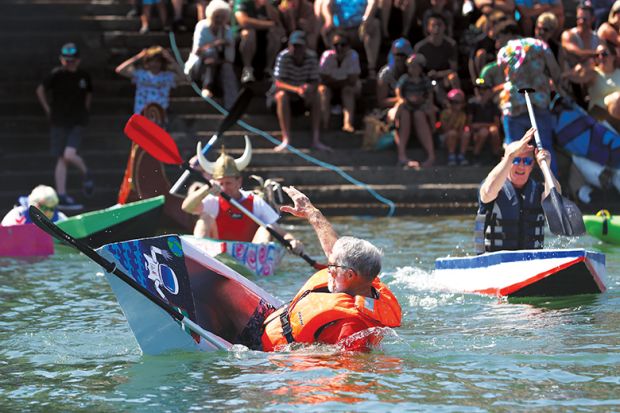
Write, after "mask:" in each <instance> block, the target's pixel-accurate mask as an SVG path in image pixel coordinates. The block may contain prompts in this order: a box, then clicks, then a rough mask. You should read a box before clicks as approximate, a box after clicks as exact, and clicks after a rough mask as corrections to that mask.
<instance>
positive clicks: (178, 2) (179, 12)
mask: <svg viewBox="0 0 620 413" xmlns="http://www.w3.org/2000/svg"><path fill="white" fill-rule="evenodd" d="M161 3H163V1H162V2H161ZM172 10H173V11H174V21H177V20H181V19H182V18H183V0H172Z"/></svg>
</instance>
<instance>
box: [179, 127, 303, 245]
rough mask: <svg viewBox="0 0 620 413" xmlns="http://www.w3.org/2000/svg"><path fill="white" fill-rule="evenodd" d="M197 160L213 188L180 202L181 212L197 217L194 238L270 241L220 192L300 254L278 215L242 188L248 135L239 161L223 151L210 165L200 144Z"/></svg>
mask: <svg viewBox="0 0 620 413" xmlns="http://www.w3.org/2000/svg"><path fill="white" fill-rule="evenodd" d="M197 157H198V162H199V163H200V166H201V167H202V169H203V170H204V171H205V172H206V173H208V174H210V175H211V176H212V178H213V179H212V181H211V183H212V184H213V186H212V187H211V188H210V187H209V185H204V186H202V187H200V188H199V189H196V190H194V191H191V190H190V193H189V194H188V196H187V198H185V200H184V201H183V205H182V209H183V211H185V212H187V213H190V214H194V215H198V216H199V217H200V218H199V219H198V221H197V222H196V226H195V227H194V236H197V237H209V238H213V239H220V240H231V241H245V242H255V243H265V242H269V232H267V230H266V229H265V228H262V227H259V226H258V225H257V224H256V223H255V222H254V221H252V219H250V218H249V217H248V216H246V214H244V213H243V212H242V211H241V210H239V209H238V208H236V207H235V206H233V205H232V204H231V203H230V202H228V201H227V200H225V199H224V198H223V197H221V196H219V195H218V194H219V191H220V190H221V191H223V192H225V193H226V194H228V195H229V196H230V197H231V198H232V199H234V200H236V201H237V202H239V203H240V204H241V205H242V206H243V207H245V208H246V209H247V210H248V211H250V212H251V213H252V214H253V215H255V216H256V217H257V218H258V219H259V220H261V221H262V222H264V223H265V224H266V225H270V226H271V227H272V228H273V229H274V230H276V231H277V232H278V233H280V234H281V235H282V236H283V237H284V238H285V239H287V240H289V241H290V242H291V245H292V246H293V249H294V250H295V251H297V252H300V251H302V249H303V246H302V244H301V242H299V241H298V240H296V239H295V238H294V237H293V236H292V235H291V234H289V233H287V232H286V231H284V230H283V229H282V228H281V227H280V226H278V225H277V224H276V221H277V220H278V218H279V217H280V216H279V215H278V213H277V212H276V211H274V210H273V209H272V208H271V207H270V206H269V204H267V203H266V202H265V201H264V200H263V199H262V198H261V197H259V196H256V195H255V194H253V193H252V192H250V191H245V190H243V189H241V185H242V182H243V179H242V177H241V171H243V170H244V169H245V168H246V167H247V166H248V164H249V163H250V159H251V158H252V146H251V145H250V139H249V138H248V137H247V136H246V137H245V150H244V152H243V155H241V157H239V158H238V159H234V158H233V157H231V156H230V155H227V154H226V152H225V151H224V149H223V148H222V153H221V155H220V156H219V158H217V160H216V161H215V162H209V161H208V160H207V159H206V158H205V156H204V155H203V154H202V147H201V144H200V143H198V150H197Z"/></svg>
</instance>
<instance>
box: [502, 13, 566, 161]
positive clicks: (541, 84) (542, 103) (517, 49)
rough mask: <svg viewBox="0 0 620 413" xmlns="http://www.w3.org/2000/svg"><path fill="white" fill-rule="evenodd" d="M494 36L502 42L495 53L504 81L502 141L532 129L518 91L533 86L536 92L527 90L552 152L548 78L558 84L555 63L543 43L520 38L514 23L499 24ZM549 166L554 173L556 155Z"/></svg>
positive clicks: (545, 143)
mask: <svg viewBox="0 0 620 413" xmlns="http://www.w3.org/2000/svg"><path fill="white" fill-rule="evenodd" d="M497 39H498V42H499V44H500V45H503V47H502V48H501V50H500V51H499V52H498V54H497V63H498V65H499V67H500V69H501V70H502V72H503V74H504V80H505V83H504V88H503V90H502V92H501V93H500V107H501V110H502V113H503V115H504V132H505V134H506V142H505V143H506V144H510V143H511V142H513V141H515V140H518V139H520V138H521V137H522V136H523V135H524V134H525V132H526V131H528V130H529V129H530V128H531V123H530V118H529V115H528V111H527V106H526V103H525V97H524V96H523V95H522V94H521V93H519V90H520V89H523V88H533V89H534V90H535V92H533V93H530V98H531V100H532V105H533V106H534V115H535V117H536V123H537V125H538V133H539V134H540V139H541V141H542V146H543V148H545V149H546V150H548V151H550V152H553V144H552V135H553V117H552V115H551V113H550V112H549V109H548V108H549V99H550V98H549V96H550V93H551V90H550V85H549V80H550V79H551V80H553V83H554V85H555V86H556V88H558V87H559V86H558V85H559V84H560V83H559V82H560V69H559V67H558V64H557V62H556V60H555V58H554V57H553V54H552V53H551V51H550V50H549V48H548V47H547V44H546V43H545V42H543V41H542V40H539V39H534V38H531V37H526V38H521V37H520V36H519V28H518V27H517V25H516V24H507V25H505V26H504V27H502V28H501V29H500V32H499V33H498V34H497ZM552 169H553V171H554V173H556V171H557V167H556V163H555V156H553V157H552Z"/></svg>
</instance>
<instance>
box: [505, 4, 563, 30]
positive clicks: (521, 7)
mask: <svg viewBox="0 0 620 413" xmlns="http://www.w3.org/2000/svg"><path fill="white" fill-rule="evenodd" d="M515 5H516V7H517V12H518V16H517V21H518V22H519V26H520V27H521V33H522V34H523V36H526V37H527V36H532V35H533V34H534V22H535V21H536V18H537V17H538V16H540V15H541V14H542V13H545V12H550V13H552V14H554V15H555V16H556V17H557V18H558V27H559V28H560V29H562V28H563V27H564V4H563V3H562V0H515ZM554 34H555V33H554Z"/></svg>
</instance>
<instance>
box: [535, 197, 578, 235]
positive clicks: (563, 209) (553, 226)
mask: <svg viewBox="0 0 620 413" xmlns="http://www.w3.org/2000/svg"><path fill="white" fill-rule="evenodd" d="M542 208H543V211H544V212H545V217H546V218H547V223H549V229H550V230H551V232H552V233H554V234H556V235H566V236H571V237H574V236H578V235H583V234H584V233H585V232H586V227H585V225H584V223H583V216H582V215H581V211H580V210H579V208H578V207H577V205H575V203H573V202H571V201H569V200H568V199H566V198H564V197H563V196H562V195H560V193H559V192H558V191H557V189H555V188H553V189H552V190H551V192H550V193H549V195H548V196H547V197H546V198H545V199H543V202H542Z"/></svg>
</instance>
